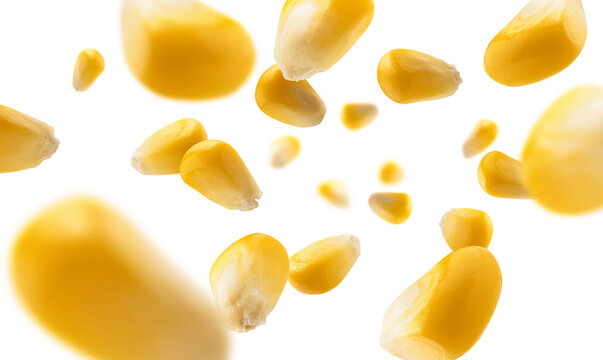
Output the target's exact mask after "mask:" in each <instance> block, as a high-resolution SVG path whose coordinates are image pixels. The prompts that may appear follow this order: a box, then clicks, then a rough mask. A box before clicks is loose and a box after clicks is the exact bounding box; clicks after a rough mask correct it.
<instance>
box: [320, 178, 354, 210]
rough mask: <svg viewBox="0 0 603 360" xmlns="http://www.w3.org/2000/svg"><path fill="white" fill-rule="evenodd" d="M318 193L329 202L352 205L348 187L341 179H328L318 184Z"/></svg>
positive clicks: (342, 206) (343, 206)
mask: <svg viewBox="0 0 603 360" xmlns="http://www.w3.org/2000/svg"><path fill="white" fill-rule="evenodd" d="M318 195H320V197H322V198H323V199H324V200H325V201H326V202H328V203H329V204H331V205H333V206H336V207H340V208H345V207H348V206H349V205H350V197H349V195H348V188H347V186H345V184H344V183H343V182H342V181H340V180H326V181H323V182H321V183H320V184H319V185H318Z"/></svg>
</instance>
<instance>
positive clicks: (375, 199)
mask: <svg viewBox="0 0 603 360" xmlns="http://www.w3.org/2000/svg"><path fill="white" fill-rule="evenodd" d="M368 203H369V206H370V207H371V210H373V212H374V213H375V214H377V216H379V217H380V218H382V219H383V220H385V221H387V222H389V223H392V224H395V225H399V224H402V223H404V222H405V221H406V220H408V218H409V217H410V214H411V212H412V200H411V199H410V196H408V194H404V193H374V194H372V195H371V197H370V198H369V201H368Z"/></svg>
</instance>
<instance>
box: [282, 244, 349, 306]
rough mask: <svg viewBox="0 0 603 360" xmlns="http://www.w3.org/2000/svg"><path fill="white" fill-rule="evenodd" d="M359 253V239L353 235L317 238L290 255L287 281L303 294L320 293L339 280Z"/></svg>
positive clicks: (333, 285) (337, 283) (330, 287)
mask: <svg viewBox="0 0 603 360" xmlns="http://www.w3.org/2000/svg"><path fill="white" fill-rule="evenodd" d="M359 256H360V241H359V240H358V238H357V237H356V236H353V235H340V236H331V237H328V238H326V239H322V240H319V241H317V242H315V243H313V244H310V245H309V246H307V247H305V248H304V249H302V250H300V251H299V252H297V253H295V254H294V255H293V256H291V269H290V270H289V283H290V284H291V286H293V287H294V288H295V289H296V290H298V291H299V292H301V293H304V294H310V295H317V294H324V293H326V292H329V291H331V290H333V289H334V288H335V287H337V285H339V284H340V283H341V282H342V281H343V279H344V278H345V277H346V275H347V274H348V273H349V272H350V270H351V269H352V266H354V264H355V263H356V260H357V259H358V257H359Z"/></svg>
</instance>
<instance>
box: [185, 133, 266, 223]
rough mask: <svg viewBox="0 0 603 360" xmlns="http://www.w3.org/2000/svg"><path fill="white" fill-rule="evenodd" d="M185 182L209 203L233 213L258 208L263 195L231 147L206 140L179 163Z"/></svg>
mask: <svg viewBox="0 0 603 360" xmlns="http://www.w3.org/2000/svg"><path fill="white" fill-rule="evenodd" d="M180 176H181V177H182V180H184V182H185V183H186V184H187V185H188V186H190V187H192V188H193V189H195V190H197V191H198V192H200V193H201V194H202V195H203V196H205V197H206V198H208V199H209V200H211V201H213V202H215V203H216V204H218V205H221V206H223V207H225V208H227V209H231V210H241V211H248V210H253V209H255V208H256V207H258V199H259V198H260V197H262V192H261V191H260V188H259V187H258V184H257V183H256V182H255V180H254V178H253V176H252V175H251V173H250V172H249V169H247V166H245V163H244V162H243V160H242V159H241V157H240V156H239V154H238V153H237V152H236V151H235V149H233V148H232V146H230V145H228V144H227V143H225V142H223V141H219V140H205V141H202V142H200V143H198V144H197V145H195V146H193V147H192V148H190V149H189V150H188V151H187V152H186V154H184V157H183V158H182V162H181V163H180Z"/></svg>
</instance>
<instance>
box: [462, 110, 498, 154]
mask: <svg viewBox="0 0 603 360" xmlns="http://www.w3.org/2000/svg"><path fill="white" fill-rule="evenodd" d="M497 136H498V125H496V123H495V122H494V121H492V120H487V119H482V120H480V121H479V122H478V123H477V124H476V125H475V127H474V128H473V131H472V132H471V134H470V135H469V138H467V140H466V141H465V143H464V144H463V155H465V157H466V158H471V157H474V156H475V155H477V154H479V153H481V152H482V151H484V150H486V149H487V148H488V146H490V145H492V143H493V142H494V140H496V137H497Z"/></svg>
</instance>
